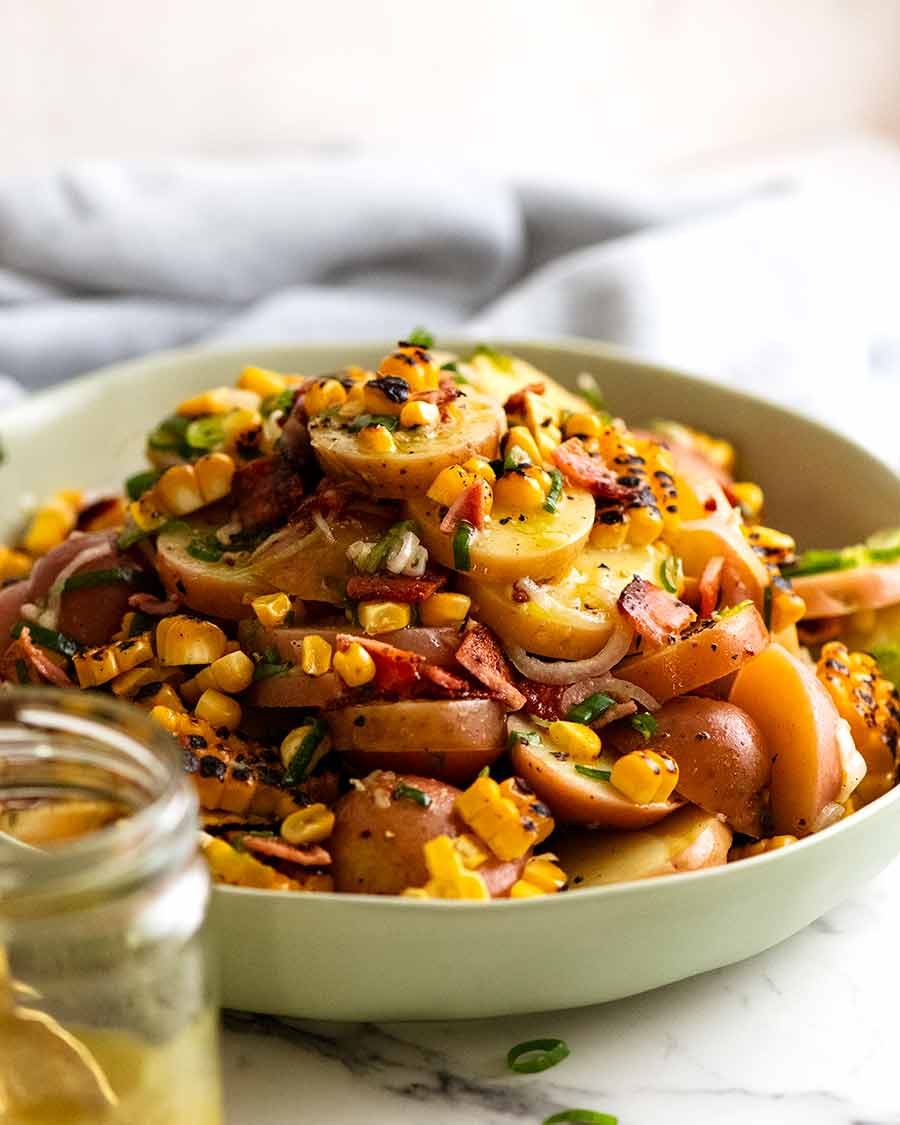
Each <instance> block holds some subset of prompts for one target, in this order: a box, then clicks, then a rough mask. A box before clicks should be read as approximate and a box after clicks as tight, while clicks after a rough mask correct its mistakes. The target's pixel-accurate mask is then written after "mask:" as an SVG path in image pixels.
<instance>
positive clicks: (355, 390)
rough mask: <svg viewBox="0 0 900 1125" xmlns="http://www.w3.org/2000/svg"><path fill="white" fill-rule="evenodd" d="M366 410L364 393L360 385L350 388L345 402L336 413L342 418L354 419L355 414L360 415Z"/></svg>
mask: <svg viewBox="0 0 900 1125" xmlns="http://www.w3.org/2000/svg"><path fill="white" fill-rule="evenodd" d="M365 408H366V393H365V390H364V389H363V386H362V384H361V383H357V384H355V386H352V387H351V388H350V390H349V391H347V401H346V402H345V403H344V405H343V406H342V407H341V408H340V410H339V411H338V413H339V414H340V415H341V417H342V418H355V417H356V415H357V414H361V413H362V412H363V410H365Z"/></svg>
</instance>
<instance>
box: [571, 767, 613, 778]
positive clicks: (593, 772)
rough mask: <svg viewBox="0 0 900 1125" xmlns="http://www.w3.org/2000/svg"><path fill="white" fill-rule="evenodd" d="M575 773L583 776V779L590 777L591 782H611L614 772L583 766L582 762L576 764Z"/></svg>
mask: <svg viewBox="0 0 900 1125" xmlns="http://www.w3.org/2000/svg"><path fill="white" fill-rule="evenodd" d="M575 772H576V773H579V774H581V776H582V777H589V778H590V779H591V781H609V779H610V778H611V777H612V770H601V769H598V768H597V767H596V766H583V765H581V763H580V762H576V764H575Z"/></svg>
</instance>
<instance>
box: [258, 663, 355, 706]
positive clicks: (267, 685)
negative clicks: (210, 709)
mask: <svg viewBox="0 0 900 1125" xmlns="http://www.w3.org/2000/svg"><path fill="white" fill-rule="evenodd" d="M346 691H347V689H346V687H345V685H344V681H343V680H342V679H341V678H340V676H339V675H338V674H337V672H326V673H325V674H324V676H307V675H306V673H305V672H303V671H301V670H300V669H299V668H290V669H288V671H286V672H281V673H280V674H279V675H277V676H269V677H268V678H267V679H264V680H258V681H257V682H256V683H255V684H252V685H251V686H250V687H249V688H248V689H247V693H246V696H245V697H244V696H242V698H246V699H247V701H248V703H251V704H253V705H255V706H256V707H317V708H318V707H328V706H334V704H335V703H337V702H339V701H340V699H341V696H343V695H345V694H346Z"/></svg>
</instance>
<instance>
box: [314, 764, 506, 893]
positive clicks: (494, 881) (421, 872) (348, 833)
mask: <svg viewBox="0 0 900 1125" xmlns="http://www.w3.org/2000/svg"><path fill="white" fill-rule="evenodd" d="M398 782H402V783H403V784H404V785H408V786H411V787H412V788H415V789H420V790H421V791H422V792H423V793H425V794H426V795H427V796H428V797H430V798H431V804H430V805H429V806H428V808H423V807H422V806H421V805H419V804H418V803H417V802H415V801H412V800H410V799H409V798H407V797H398V798H395V797H393V796H392V794H393V791H394V789H395V787H396V786H397V784H398ZM459 792H460V791H459V790H458V789H456V788H455V787H454V786H452V785H448V784H446V782H443V781H436V780H434V779H433V778H430V777H418V776H416V775H415V774H395V773H391V772H387V771H377V772H375V773H372V774H369V776H368V777H367V778H365V779H364V780H363V782H362V788H361V789H357V788H354V789H352V790H351V791H350V792H349V793H346V794H345V795H344V796H343V797H341V799H340V800H339V801H338V803H337V805H336V806H335V810H334V813H335V824H334V831H333V832H332V834H331V839H330V840H329V842H328V850H329V851H330V852H331V857H332V868H331V870H332V874H333V875H334V885H335V890H337V891H341V892H343V893H345V894H374V895H396V894H401V893H402V892H403V891H405V890H406V888H407V887H421V886H423V885H424V884H425V882H426V881H427V880H428V870H427V868H426V866H425V858H424V853H423V848H424V845H425V844H426V843H427V841H428V840H432V839H434V837H435V836H443V835H446V836H459V835H461V834H462V833H463V832H464V831H465V825H464V824H463V823H462V821H461V820H460V819H459V817H458V816H457V815H456V813H455V812H454V811H453V805H454V802H455V801H456V798H457V797H458V796H459ZM376 793H378V794H379V796H378V797H377V798H376ZM381 806H384V807H381ZM527 858H528V857H527V856H526V857H524V858H523V859H522V860H518V861H515V862H513V863H504V862H502V861H501V860H498V859H489V860H488V861H487V863H485V864H484V865H483V866H482V867H480V868H479V869H478V873H479V874H480V875H483V876H484V878H485V881H486V883H487V885H488V889H489V890H490V892H491V894H492V895H493V896H494V897H499V896H503V895H506V894H508V893H509V889H510V887H511V886H512V885H513V883H514V882H515V881H516V879H517V878H518V877H519V874H520V873H521V870H522V868H523V867H524V864H525V860H526V859H527Z"/></svg>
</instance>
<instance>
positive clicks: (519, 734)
mask: <svg viewBox="0 0 900 1125" xmlns="http://www.w3.org/2000/svg"><path fill="white" fill-rule="evenodd" d="M520 742H523V743H525V745H526V746H539V745H540V742H541V737H540V735H539V734H538V733H537V731H534V730H511V731H510V732H509V736H508V737H507V739H506V749H507V750H512V749H513V747H515V746H516V745H518V743H520Z"/></svg>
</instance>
